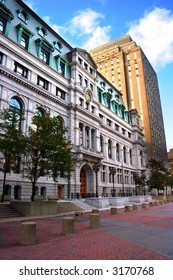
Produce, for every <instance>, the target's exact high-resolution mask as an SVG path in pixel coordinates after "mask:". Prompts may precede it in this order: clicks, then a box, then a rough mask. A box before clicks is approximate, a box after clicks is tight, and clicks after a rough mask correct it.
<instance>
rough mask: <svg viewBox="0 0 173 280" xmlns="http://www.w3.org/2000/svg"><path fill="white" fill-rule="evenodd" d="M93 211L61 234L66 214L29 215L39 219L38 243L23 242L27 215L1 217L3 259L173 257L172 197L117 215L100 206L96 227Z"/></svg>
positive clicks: (163, 258) (167, 258)
mask: <svg viewBox="0 0 173 280" xmlns="http://www.w3.org/2000/svg"><path fill="white" fill-rule="evenodd" d="M68 215H70V214H68ZM71 215H72V214H71ZM89 216H90V213H84V217H83V221H82V222H75V234H71V235H63V234H62V229H61V223H62V216H56V217H55V216H54V217H44V218H41V219H38V218H35V219H33V218H31V219H30V220H33V221H35V222H36V225H37V232H36V239H37V241H36V244H34V245H21V244H20V232H21V221H22V220H23V219H22V220H21V219H20V218H18V220H15V221H14V219H13V221H10V222H1V223H0V260H58V259H59V260H172V259H173V203H167V204H164V205H158V206H154V207H150V208H147V209H142V210H137V211H133V212H120V213H119V214H117V215H111V214H110V211H109V210H105V211H101V212H100V218H101V223H100V227H99V228H97V229H95V228H90V223H89ZM24 220H28V218H24Z"/></svg>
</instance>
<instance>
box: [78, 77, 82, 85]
mask: <svg viewBox="0 0 173 280" xmlns="http://www.w3.org/2000/svg"><path fill="white" fill-rule="evenodd" d="M78 83H79V84H80V85H82V75H80V74H78Z"/></svg>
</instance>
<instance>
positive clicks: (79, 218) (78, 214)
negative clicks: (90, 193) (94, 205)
mask: <svg viewBox="0 0 173 280" xmlns="http://www.w3.org/2000/svg"><path fill="white" fill-rule="evenodd" d="M82 220H83V212H81V211H76V212H75V222H82Z"/></svg>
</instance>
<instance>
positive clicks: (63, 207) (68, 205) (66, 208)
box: [57, 201, 83, 213]
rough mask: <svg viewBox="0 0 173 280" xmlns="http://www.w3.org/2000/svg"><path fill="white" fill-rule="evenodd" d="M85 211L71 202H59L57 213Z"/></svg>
mask: <svg viewBox="0 0 173 280" xmlns="http://www.w3.org/2000/svg"><path fill="white" fill-rule="evenodd" d="M82 210H83V209H82V208H80V207H78V206H77V205H75V204H73V203H72V202H70V201H57V213H66V212H75V211H82Z"/></svg>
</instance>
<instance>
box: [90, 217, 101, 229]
mask: <svg viewBox="0 0 173 280" xmlns="http://www.w3.org/2000/svg"><path fill="white" fill-rule="evenodd" d="M90 227H91V228H98V227H100V214H98V213H91V214H90Z"/></svg>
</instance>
